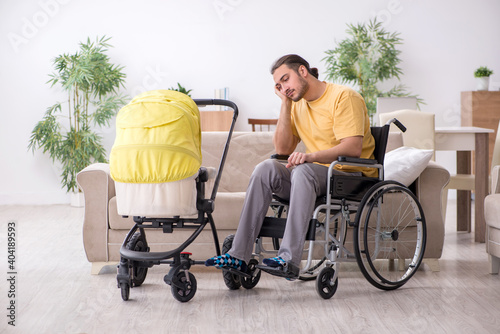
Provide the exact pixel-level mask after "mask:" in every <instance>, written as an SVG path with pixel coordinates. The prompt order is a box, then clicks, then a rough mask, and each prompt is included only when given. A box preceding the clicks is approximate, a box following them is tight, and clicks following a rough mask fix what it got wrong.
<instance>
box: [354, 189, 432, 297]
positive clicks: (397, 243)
mask: <svg viewBox="0 0 500 334" xmlns="http://www.w3.org/2000/svg"><path fill="white" fill-rule="evenodd" d="M425 243H426V225H425V217H424V212H423V210H422V207H421V205H420V203H419V202H418V200H417V198H416V196H415V195H414V194H413V193H412V192H411V191H410V190H409V189H408V188H407V187H405V186H404V185H402V184H400V183H398V182H395V181H383V182H380V183H379V184H377V185H375V186H373V187H372V188H371V189H370V190H369V191H368V192H367V193H366V195H365V196H364V197H363V200H362V201H361V205H360V207H359V210H358V212H357V214H356V228H355V229H354V250H355V253H356V260H357V262H358V266H359V268H360V270H361V272H362V273H363V275H364V276H365V278H366V279H367V280H368V281H369V282H370V283H371V284H372V285H373V286H375V287H377V288H379V289H382V290H394V289H397V288H399V287H400V286H402V285H404V284H405V283H406V282H407V281H408V280H409V279H410V278H411V277H412V276H413V275H414V274H415V272H416V271H417V270H418V268H419V266H420V264H421V262H422V258H423V255H424V251H425Z"/></svg>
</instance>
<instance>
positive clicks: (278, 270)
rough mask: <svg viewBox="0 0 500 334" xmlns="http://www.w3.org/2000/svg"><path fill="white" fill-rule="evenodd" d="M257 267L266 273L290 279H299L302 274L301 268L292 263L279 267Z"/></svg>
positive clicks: (260, 265)
mask: <svg viewBox="0 0 500 334" xmlns="http://www.w3.org/2000/svg"><path fill="white" fill-rule="evenodd" d="M255 267H256V268H258V269H260V270H262V271H265V272H266V273H268V274H271V275H274V276H279V277H284V278H288V279H295V278H298V277H299V272H300V269H299V267H297V266H296V265H294V264H291V263H287V265H285V266H279V267H269V266H266V265H262V264H259V265H256V266H255Z"/></svg>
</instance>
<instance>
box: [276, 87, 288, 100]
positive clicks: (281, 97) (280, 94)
mask: <svg viewBox="0 0 500 334" xmlns="http://www.w3.org/2000/svg"><path fill="white" fill-rule="evenodd" d="M274 92H275V93H276V95H278V97H279V98H280V99H281V101H282V102H291V101H292V100H291V99H290V98H289V97H288V96H286V95H285V94H283V93H282V92H281V90H280V87H279V85H275V86H274Z"/></svg>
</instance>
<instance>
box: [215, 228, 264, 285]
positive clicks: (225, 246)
mask: <svg viewBox="0 0 500 334" xmlns="http://www.w3.org/2000/svg"><path fill="white" fill-rule="evenodd" d="M233 240H234V234H231V235H228V236H227V237H226V239H224V242H223V243H222V254H226V253H227V252H228V251H229V250H230V249H231V247H232V246H233ZM222 277H223V278H224V283H225V284H226V286H227V287H228V288H229V290H238V289H239V288H240V286H241V276H239V275H236V274H232V273H231V272H229V271H228V270H224V269H222ZM257 281H258V280H257ZM255 284H257V283H255Z"/></svg>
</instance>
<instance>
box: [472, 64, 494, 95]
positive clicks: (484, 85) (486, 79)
mask: <svg viewBox="0 0 500 334" xmlns="http://www.w3.org/2000/svg"><path fill="white" fill-rule="evenodd" d="M492 74H493V71H492V70H490V69H489V68H488V67H486V66H481V67H479V68H478V69H476V70H475V71H474V77H475V78H476V90H488V88H489V85H490V75H492Z"/></svg>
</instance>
